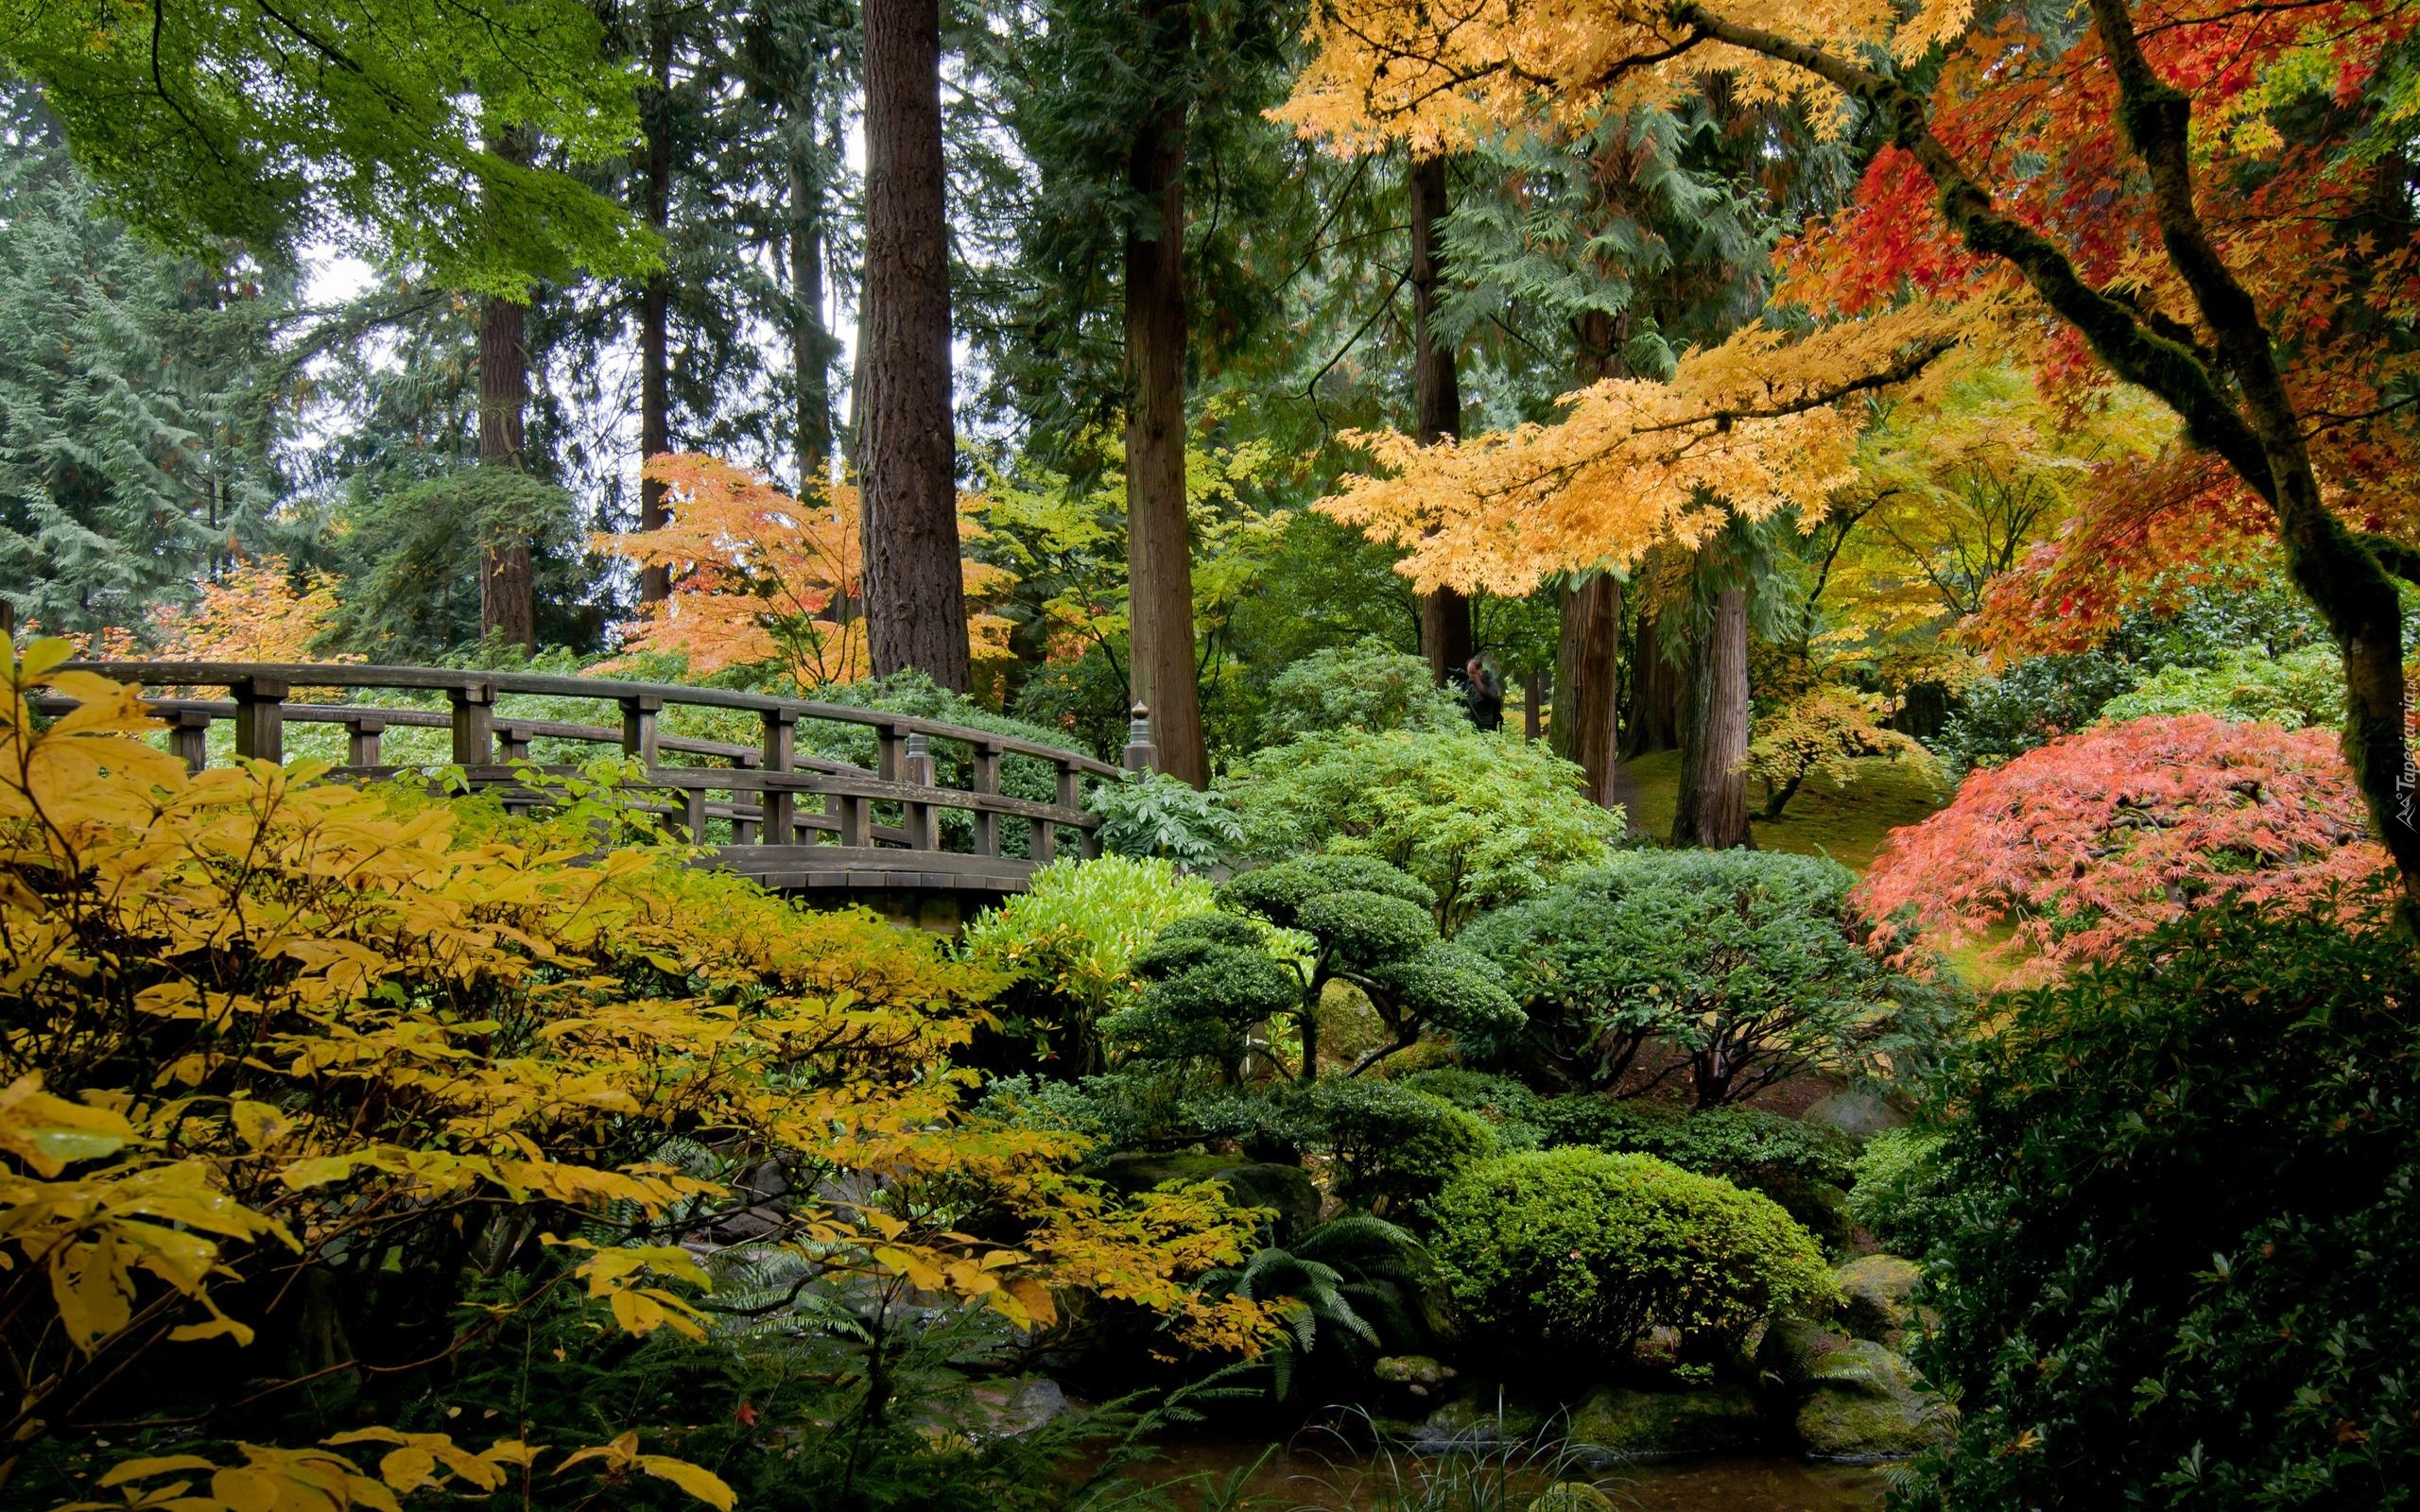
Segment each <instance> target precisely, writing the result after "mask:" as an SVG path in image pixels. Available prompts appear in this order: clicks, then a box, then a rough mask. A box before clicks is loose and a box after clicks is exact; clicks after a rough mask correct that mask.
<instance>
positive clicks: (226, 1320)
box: [168, 1317, 252, 1344]
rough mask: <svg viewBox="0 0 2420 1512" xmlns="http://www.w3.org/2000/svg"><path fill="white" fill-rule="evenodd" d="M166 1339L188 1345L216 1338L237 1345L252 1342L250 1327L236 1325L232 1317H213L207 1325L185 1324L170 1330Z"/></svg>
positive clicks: (240, 1324)
mask: <svg viewBox="0 0 2420 1512" xmlns="http://www.w3.org/2000/svg"><path fill="white" fill-rule="evenodd" d="M168 1337H169V1338H171V1339H173V1340H175V1341H176V1342H177V1343H179V1344H190V1343H192V1342H193V1341H194V1340H196V1339H218V1338H231V1339H233V1340H234V1341H235V1342H236V1343H237V1344H250V1343H251V1342H252V1330H251V1325H249V1324H244V1323H238V1322H236V1321H235V1320H234V1319H233V1318H232V1317H215V1318H212V1319H211V1320H210V1321H209V1322H207V1323H187V1324H185V1325H183V1326H182V1327H181V1328H173V1329H170V1330H169V1331H168Z"/></svg>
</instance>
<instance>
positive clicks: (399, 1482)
mask: <svg viewBox="0 0 2420 1512" xmlns="http://www.w3.org/2000/svg"><path fill="white" fill-rule="evenodd" d="M436 1473H437V1457H436V1456H435V1455H433V1454H431V1453H430V1452H428V1451H427V1450H424V1449H421V1448H418V1447H416V1446H414V1445H410V1444H406V1445H405V1446H404V1447H403V1448H401V1449H392V1450H389V1451H388V1452H386V1454H385V1455H384V1456H383V1457H381V1458H380V1459H379V1461H378V1478H379V1479H380V1480H383V1481H385V1482H386V1483H387V1484H388V1485H389V1486H393V1487H394V1488H395V1489H396V1490H398V1491H401V1492H403V1493H404V1494H405V1495H406V1496H409V1495H410V1494H411V1493H412V1492H414V1491H417V1490H419V1489H420V1488H421V1486H422V1485H423V1483H425V1482H426V1481H427V1480H428V1478H429V1477H430V1476H431V1475H434V1474H436Z"/></svg>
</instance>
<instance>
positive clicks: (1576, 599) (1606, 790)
mask: <svg viewBox="0 0 2420 1512" xmlns="http://www.w3.org/2000/svg"><path fill="white" fill-rule="evenodd" d="M1621 644H1622V582H1621V579H1620V578H1618V577H1616V576H1614V575H1613V574H1611V573H1595V574H1592V575H1591V576H1589V577H1588V579H1587V580H1586V581H1585V582H1582V584H1581V585H1580V586H1579V587H1577V588H1567V589H1564V593H1563V615H1562V635H1561V637H1560V638H1559V639H1558V641H1557V643H1556V645H1555V669H1554V728H1555V750H1556V752H1557V753H1558V754H1559V755H1561V756H1562V757H1563V758H1564V760H1565V761H1572V762H1577V763H1579V764H1580V766H1581V769H1582V770H1583V771H1585V772H1586V773H1587V774H1588V796H1589V797H1590V798H1591V799H1595V800H1596V801H1597V802H1599V803H1601V804H1603V805H1605V806H1606V807H1608V808H1611V807H1613V806H1614V805H1615V804H1616V803H1619V802H1621V801H1623V795H1622V794H1621V793H1620V792H1619V791H1617V782H1618V778H1619V773H1620V765H1619V755H1618V742H1617V740H1616V736H1617V734H1618V733H1619V713H1618V711H1619V709H1620V705H1621V663H1620V653H1621Z"/></svg>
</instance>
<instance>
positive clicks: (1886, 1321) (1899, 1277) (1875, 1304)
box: [1832, 1255, 1924, 1344]
mask: <svg viewBox="0 0 2420 1512" xmlns="http://www.w3.org/2000/svg"><path fill="white" fill-rule="evenodd" d="M1923 1275H1924V1270H1923V1268H1922V1267H1920V1266H1919V1265H1917V1264H1916V1263H1915V1262H1913V1261H1909V1260H1901V1259H1900V1258H1899V1257H1898V1256H1896V1255H1865V1256H1861V1257H1859V1258H1858V1259H1856V1260H1853V1261H1850V1262H1849V1263H1847V1264H1845V1265H1842V1266H1841V1267H1840V1269H1838V1270H1836V1271H1834V1272H1833V1273H1832V1279H1833V1280H1837V1281H1839V1282H1840V1283H1841V1296H1842V1297H1845V1298H1846V1300H1845V1301H1843V1302H1842V1303H1841V1312H1840V1323H1841V1328H1843V1329H1845V1330H1847V1331H1848V1332H1851V1333H1854V1334H1856V1335H1857V1336H1858V1338H1860V1339H1876V1340H1879V1341H1881V1342H1882V1343H1884V1344H1896V1343H1898V1342H1899V1340H1900V1339H1901V1337H1902V1336H1904V1335H1905V1334H1906V1333H1907V1332H1908V1330H1909V1328H1910V1326H1911V1325H1912V1324H1913V1323H1914V1322H1915V1312H1914V1309H1912V1308H1910V1306H1909V1305H1908V1296H1909V1294H1910V1292H1912V1291H1914V1290H1915V1287H1916V1281H1917V1280H1919V1279H1920V1278H1921V1277H1922V1276H1923Z"/></svg>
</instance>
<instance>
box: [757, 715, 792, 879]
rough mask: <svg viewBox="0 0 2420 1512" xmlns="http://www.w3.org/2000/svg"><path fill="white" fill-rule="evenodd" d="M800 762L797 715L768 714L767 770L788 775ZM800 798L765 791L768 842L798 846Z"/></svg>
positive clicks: (766, 718)
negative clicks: (795, 764) (796, 837)
mask: <svg viewBox="0 0 2420 1512" xmlns="http://www.w3.org/2000/svg"><path fill="white" fill-rule="evenodd" d="M797 759H798V712H797V711H796V710H793V709H768V710H766V711H765V770H767V771H769V772H787V771H788V770H789V769H790V767H791V765H792V764H793V763H794V762H795V761H796V760H797ZM797 816H798V796H797V795H796V794H794V793H777V792H775V791H773V790H772V789H771V788H770V787H768V788H766V789H765V843H766V844H767V845H791V844H795V843H796V841H795V836H796V833H797Z"/></svg>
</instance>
